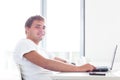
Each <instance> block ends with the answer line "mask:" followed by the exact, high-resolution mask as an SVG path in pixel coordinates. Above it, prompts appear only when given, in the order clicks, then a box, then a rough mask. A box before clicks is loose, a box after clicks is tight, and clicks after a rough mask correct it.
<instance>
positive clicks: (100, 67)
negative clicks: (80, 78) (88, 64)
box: [91, 45, 118, 72]
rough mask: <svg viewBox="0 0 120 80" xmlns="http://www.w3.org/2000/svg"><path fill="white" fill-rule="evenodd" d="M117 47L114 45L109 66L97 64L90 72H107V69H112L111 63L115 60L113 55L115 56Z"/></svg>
mask: <svg viewBox="0 0 120 80" xmlns="http://www.w3.org/2000/svg"><path fill="white" fill-rule="evenodd" d="M117 48H118V45H116V46H115V50H114V54H113V58H112V62H111V66H110V67H107V66H99V67H96V69H94V70H93V71H91V72H107V71H110V70H112V68H113V64H114V60H115V56H116V51H117Z"/></svg>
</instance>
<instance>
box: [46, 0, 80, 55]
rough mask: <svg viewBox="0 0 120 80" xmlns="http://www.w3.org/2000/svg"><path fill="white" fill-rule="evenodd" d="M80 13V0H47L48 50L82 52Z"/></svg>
mask: <svg viewBox="0 0 120 80" xmlns="http://www.w3.org/2000/svg"><path fill="white" fill-rule="evenodd" d="M80 14H81V13H80V0H47V28H46V49H47V51H49V52H56V53H57V52H58V53H60V54H62V53H63V54H64V53H74V54H75V53H77V54H80V41H81V39H80V35H81V31H80V25H81V24H80Z"/></svg>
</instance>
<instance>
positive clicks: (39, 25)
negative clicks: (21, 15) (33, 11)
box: [26, 20, 45, 43]
mask: <svg viewBox="0 0 120 80" xmlns="http://www.w3.org/2000/svg"><path fill="white" fill-rule="evenodd" d="M26 32H27V38H28V39H31V40H32V41H34V42H35V43H38V42H39V41H40V40H42V38H43V36H44V35H45V25H44V22H43V21H39V20H35V21H33V23H32V25H31V27H30V28H27V29H26Z"/></svg>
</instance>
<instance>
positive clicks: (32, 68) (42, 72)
mask: <svg viewBox="0 0 120 80" xmlns="http://www.w3.org/2000/svg"><path fill="white" fill-rule="evenodd" d="M33 50H35V51H37V52H38V53H39V54H40V55H42V56H43V57H45V58H50V55H49V54H47V53H46V52H45V51H44V50H43V49H41V48H40V47H38V46H37V45H36V44H35V43H34V42H33V41H31V40H29V39H22V40H21V41H20V42H18V44H17V45H16V48H15V51H14V59H15V61H16V63H17V64H19V66H20V69H21V74H22V77H23V79H24V80H51V79H50V77H49V75H50V74H52V71H50V70H47V69H44V68H42V67H40V66H38V65H35V64H33V63H32V62H30V61H29V60H27V59H26V58H25V57H23V55H24V54H26V53H28V52H30V51H33Z"/></svg>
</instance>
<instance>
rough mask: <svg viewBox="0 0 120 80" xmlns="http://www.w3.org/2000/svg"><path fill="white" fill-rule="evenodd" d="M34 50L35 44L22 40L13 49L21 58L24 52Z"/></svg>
mask: <svg viewBox="0 0 120 80" xmlns="http://www.w3.org/2000/svg"><path fill="white" fill-rule="evenodd" d="M34 50H35V51H36V45H35V44H34V43H33V42H32V41H29V40H24V41H21V42H20V43H19V44H18V45H17V47H16V50H15V51H16V54H17V56H18V57H19V58H21V59H22V58H23V55H24V54H26V53H28V52H31V51H34Z"/></svg>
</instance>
